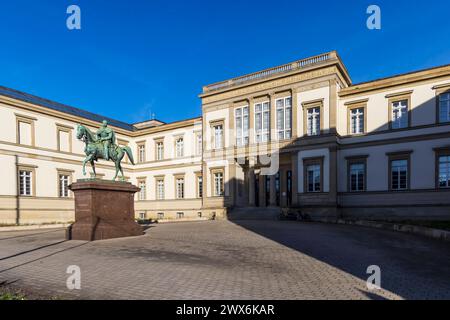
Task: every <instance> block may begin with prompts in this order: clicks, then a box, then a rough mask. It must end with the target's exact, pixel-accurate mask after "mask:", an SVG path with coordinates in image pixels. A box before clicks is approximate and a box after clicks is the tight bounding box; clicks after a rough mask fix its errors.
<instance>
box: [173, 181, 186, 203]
mask: <svg viewBox="0 0 450 320" xmlns="http://www.w3.org/2000/svg"><path fill="white" fill-rule="evenodd" d="M175 196H176V198H177V199H183V198H184V178H177V179H176V184H175Z"/></svg>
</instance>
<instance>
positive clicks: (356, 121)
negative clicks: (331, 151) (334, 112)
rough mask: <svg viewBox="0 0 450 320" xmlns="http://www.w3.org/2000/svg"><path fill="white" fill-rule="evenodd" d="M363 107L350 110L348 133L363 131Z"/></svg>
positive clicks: (360, 132)
mask: <svg viewBox="0 0 450 320" xmlns="http://www.w3.org/2000/svg"><path fill="white" fill-rule="evenodd" d="M364 112H365V108H364V107H360V108H353V109H351V110H350V134H363V133H364V132H365V129H364V128H365V115H364Z"/></svg>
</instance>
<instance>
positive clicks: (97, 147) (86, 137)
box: [77, 120, 135, 181]
mask: <svg viewBox="0 0 450 320" xmlns="http://www.w3.org/2000/svg"><path fill="white" fill-rule="evenodd" d="M77 139H78V140H81V141H84V143H85V148H84V153H86V159H84V161H83V175H86V163H88V162H90V163H91V166H92V170H93V172H94V178H95V177H96V176H97V173H96V172H95V162H96V161H98V160H99V159H104V160H106V161H110V160H111V161H113V162H114V164H115V166H116V174H115V176H114V178H113V181H115V180H116V178H117V175H118V174H119V171H120V173H121V175H122V176H121V179H122V181H123V180H125V177H124V175H123V169H122V165H121V162H122V160H123V157H124V156H125V154H127V155H128V158H129V159H130V161H131V163H132V164H133V165H134V164H135V163H134V159H133V154H132V152H131V148H130V147H128V146H125V147H121V146H119V145H117V144H116V133H115V132H114V130H113V129H111V128H110V127H108V121H106V120H103V123H102V126H101V127H100V129H98V131H97V132H96V133H95V134H94V133H92V132H91V130H89V129H88V128H87V127H85V126H83V125H81V124H79V125H78V126H77Z"/></svg>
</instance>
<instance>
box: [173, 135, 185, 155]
mask: <svg viewBox="0 0 450 320" xmlns="http://www.w3.org/2000/svg"><path fill="white" fill-rule="evenodd" d="M183 156H184V139H183V138H177V139H176V140H175V157H176V158H181V157H183Z"/></svg>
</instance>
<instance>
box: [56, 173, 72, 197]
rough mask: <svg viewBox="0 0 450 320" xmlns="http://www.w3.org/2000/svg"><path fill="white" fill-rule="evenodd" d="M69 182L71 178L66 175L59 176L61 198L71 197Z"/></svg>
mask: <svg viewBox="0 0 450 320" xmlns="http://www.w3.org/2000/svg"><path fill="white" fill-rule="evenodd" d="M69 180H70V177H69V176H68V175H66V174H60V175H59V179H58V181H59V197H60V198H68V197H69V183H70V182H69Z"/></svg>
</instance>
